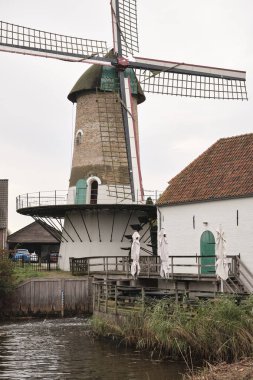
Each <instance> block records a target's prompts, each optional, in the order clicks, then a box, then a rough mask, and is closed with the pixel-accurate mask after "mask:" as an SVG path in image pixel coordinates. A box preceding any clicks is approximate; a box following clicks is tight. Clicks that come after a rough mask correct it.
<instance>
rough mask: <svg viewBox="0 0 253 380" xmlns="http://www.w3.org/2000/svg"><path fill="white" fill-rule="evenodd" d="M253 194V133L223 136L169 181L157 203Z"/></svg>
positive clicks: (164, 203)
mask: <svg viewBox="0 0 253 380" xmlns="http://www.w3.org/2000/svg"><path fill="white" fill-rule="evenodd" d="M246 196H253V133H250V134H246V135H241V136H235V137H229V138H223V139H220V140H218V141H217V142H216V143H215V144H213V145H212V146H211V147H210V148H209V149H207V150H206V151H205V152H204V153H202V154H201V155H200V156H199V157H198V158H196V159H195V160H194V161H193V162H192V163H191V164H190V165H188V166H187V167H186V168H185V169H184V170H182V171H181V172H180V173H179V174H178V175H176V176H175V177H174V178H172V179H171V180H170V181H169V186H168V187H167V189H166V190H165V191H164V192H163V194H162V195H161V197H160V198H159V200H158V202H157V204H158V205H166V204H171V205H172V204H181V203H188V202H198V201H200V202H201V201H210V200H215V199H226V198H237V197H246Z"/></svg>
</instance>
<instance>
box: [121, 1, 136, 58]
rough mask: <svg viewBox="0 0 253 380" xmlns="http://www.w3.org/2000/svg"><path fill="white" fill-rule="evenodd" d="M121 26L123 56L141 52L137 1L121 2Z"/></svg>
mask: <svg viewBox="0 0 253 380" xmlns="http://www.w3.org/2000/svg"><path fill="white" fill-rule="evenodd" d="M119 26H120V34H121V45H122V53H123V56H128V55H129V54H130V55H133V54H134V52H138V51H139V41H138V28H137V5H136V0H119Z"/></svg>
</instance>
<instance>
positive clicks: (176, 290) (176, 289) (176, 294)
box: [175, 281, 178, 303]
mask: <svg viewBox="0 0 253 380" xmlns="http://www.w3.org/2000/svg"><path fill="white" fill-rule="evenodd" d="M175 296H176V303H178V287H177V281H175Z"/></svg>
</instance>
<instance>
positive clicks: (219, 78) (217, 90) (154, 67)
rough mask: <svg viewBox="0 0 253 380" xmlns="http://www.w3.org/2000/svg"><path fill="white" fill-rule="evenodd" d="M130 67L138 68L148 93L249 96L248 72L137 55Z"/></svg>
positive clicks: (196, 95)
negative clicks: (247, 88) (247, 85)
mask: <svg viewBox="0 0 253 380" xmlns="http://www.w3.org/2000/svg"><path fill="white" fill-rule="evenodd" d="M129 66H130V67H133V68H135V74H136V76H137V78H138V80H139V82H140V85H141V86H142V88H143V90H144V92H152V93H158V94H167V95H177V96H189V97H195V98H209V99H210V98H211V99H235V100H237V99H238V100H247V99H248V98H247V91H246V80H245V76H246V73H245V72H244V71H237V70H228V69H220V68H216V67H208V66H198V65H190V64H184V63H177V62H166V61H158V60H153V59H148V58H136V60H135V62H130V63H129Z"/></svg>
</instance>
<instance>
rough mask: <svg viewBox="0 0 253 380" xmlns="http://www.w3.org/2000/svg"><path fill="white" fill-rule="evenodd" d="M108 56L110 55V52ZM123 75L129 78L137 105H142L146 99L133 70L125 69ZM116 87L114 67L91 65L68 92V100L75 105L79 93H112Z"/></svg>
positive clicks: (116, 80)
mask: <svg viewBox="0 0 253 380" xmlns="http://www.w3.org/2000/svg"><path fill="white" fill-rule="evenodd" d="M109 54H112V53H111V52H110V53H109ZM109 54H108V56H109ZM124 73H125V77H129V79H130V85H131V90H132V95H133V96H136V97H137V103H138V104H140V103H143V102H144V101H145V99H146V98H145V95H144V93H143V91H142V88H141V86H140V84H139V82H138V80H137V78H136V75H135V73H134V71H133V69H129V68H127V69H126V70H125V71H124ZM118 86H119V85H118V76H117V71H116V69H115V67H113V66H101V65H92V66H91V67H90V68H89V69H88V70H86V71H85V72H84V73H83V75H82V76H81V77H80V78H79V79H78V81H77V82H76V84H75V85H74V87H73V88H72V90H71V91H70V93H69V95H68V99H69V100H70V101H71V102H73V103H76V101H77V97H78V95H80V94H81V93H85V92H86V91H87V92H90V91H96V90H99V91H108V92H112V91H117V90H118Z"/></svg>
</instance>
